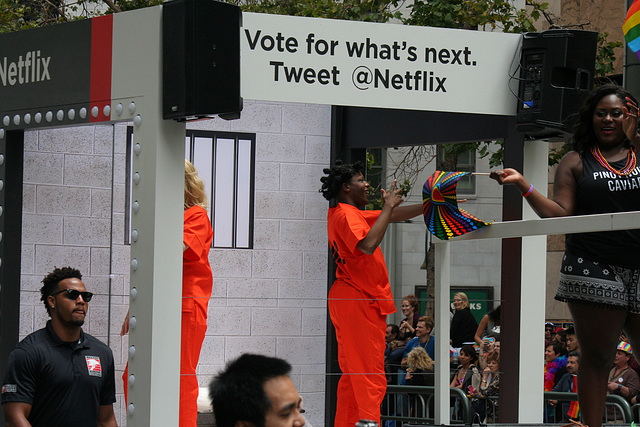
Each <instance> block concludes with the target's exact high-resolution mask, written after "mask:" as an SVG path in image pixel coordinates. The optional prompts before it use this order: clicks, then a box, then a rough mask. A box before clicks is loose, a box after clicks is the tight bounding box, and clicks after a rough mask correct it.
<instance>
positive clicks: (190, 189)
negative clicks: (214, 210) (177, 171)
mask: <svg viewBox="0 0 640 427" xmlns="http://www.w3.org/2000/svg"><path fill="white" fill-rule="evenodd" d="M192 206H201V207H202V208H204V209H207V195H206V194H205V192H204V182H202V180H201V179H200V177H199V176H198V171H197V170H196V167H195V166H193V163H191V162H190V161H189V160H187V159H184V210H187V209H189V208H190V207H192Z"/></svg>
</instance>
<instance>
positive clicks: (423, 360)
mask: <svg viewBox="0 0 640 427" xmlns="http://www.w3.org/2000/svg"><path fill="white" fill-rule="evenodd" d="M434 365H435V362H434V361H433V359H432V358H431V357H429V354H428V353H427V351H426V350H425V349H424V348H422V347H420V346H418V347H416V348H414V349H413V350H411V351H410V352H409V355H408V356H407V371H409V372H414V371H415V370H416V369H428V370H430V371H431V370H433V366H434Z"/></svg>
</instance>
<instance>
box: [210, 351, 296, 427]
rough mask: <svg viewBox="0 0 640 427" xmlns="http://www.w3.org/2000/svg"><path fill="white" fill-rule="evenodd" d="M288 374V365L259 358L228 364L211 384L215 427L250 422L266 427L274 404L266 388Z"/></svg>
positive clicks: (248, 357) (253, 356)
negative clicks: (269, 382)
mask: <svg viewBox="0 0 640 427" xmlns="http://www.w3.org/2000/svg"><path fill="white" fill-rule="evenodd" d="M289 372H291V365H290V364H289V363H288V362H287V361H285V360H282V359H279V358H276V357H268V356H263V355H260V354H243V355H242V356H240V357H238V358H237V359H235V360H233V361H231V362H229V363H228V364H227V366H226V368H225V370H224V371H222V372H221V373H219V374H218V375H217V376H216V377H215V378H214V379H213V380H212V381H211V384H209V398H210V399H211V404H212V405H213V413H214V416H215V419H216V426H217V427H235V425H236V423H237V422H238V421H248V422H250V423H252V424H253V425H254V426H255V427H264V425H265V416H266V413H267V411H268V410H269V408H270V407H271V401H270V400H269V397H268V396H267V394H266V393H265V391H264V387H263V385H264V383H265V382H267V381H269V380H270V379H273V378H277V377H281V376H283V375H288V374H289Z"/></svg>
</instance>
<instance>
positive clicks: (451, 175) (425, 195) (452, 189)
mask: <svg viewBox="0 0 640 427" xmlns="http://www.w3.org/2000/svg"><path fill="white" fill-rule="evenodd" d="M470 173H471V172H441V171H436V172H435V173H434V174H433V175H431V176H430V177H429V179H427V181H426V182H425V183H424V187H423V189H422V205H423V210H422V213H423V214H424V222H425V224H426V225H427V228H428V229H429V231H431V233H432V234H433V235H434V236H436V237H437V238H439V239H441V240H449V239H450V238H452V237H456V236H462V235H463V234H466V233H468V232H470V231H473V230H477V229H478V228H481V227H484V226H485V225H489V224H490V223H488V222H484V221H481V220H479V219H478V218H476V217H474V216H472V215H471V214H469V213H468V212H465V211H463V210H461V209H458V201H457V199H456V186H457V185H458V180H459V179H460V178H462V177H463V176H465V175H469V174H470Z"/></svg>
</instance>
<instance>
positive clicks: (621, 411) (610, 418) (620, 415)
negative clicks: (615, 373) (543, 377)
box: [544, 391, 640, 424]
mask: <svg viewBox="0 0 640 427" xmlns="http://www.w3.org/2000/svg"><path fill="white" fill-rule="evenodd" d="M549 400H557V401H558V404H559V405H561V404H562V402H571V401H577V400H578V394H577V393H561V392H557V391H545V392H544V401H545V405H547V402H548V401H549ZM634 406H640V405H634ZM604 417H605V421H604V422H605V423H615V422H622V423H624V424H628V423H630V422H631V421H633V414H632V411H631V405H630V404H629V402H627V401H626V400H625V399H624V398H623V397H621V396H618V395H615V394H607V397H606V400H605V411H604Z"/></svg>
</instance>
